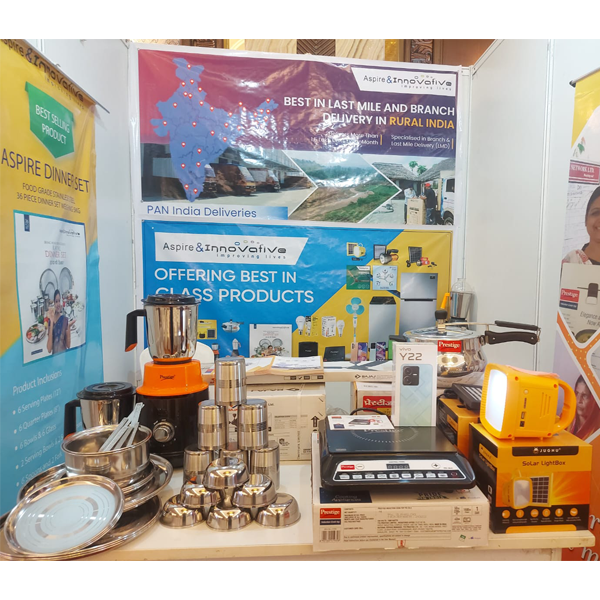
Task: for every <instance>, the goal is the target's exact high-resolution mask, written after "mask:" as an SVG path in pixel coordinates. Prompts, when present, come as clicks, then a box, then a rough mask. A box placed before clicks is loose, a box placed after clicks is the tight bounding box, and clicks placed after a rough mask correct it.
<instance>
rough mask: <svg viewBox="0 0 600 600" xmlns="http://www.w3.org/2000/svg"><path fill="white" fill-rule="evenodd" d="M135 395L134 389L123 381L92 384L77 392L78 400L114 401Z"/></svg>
mask: <svg viewBox="0 0 600 600" xmlns="http://www.w3.org/2000/svg"><path fill="white" fill-rule="evenodd" d="M134 393H135V388H134V387H133V386H132V385H131V384H130V383H127V382H124V381H110V382H107V383H94V384H92V385H88V386H87V387H85V388H83V390H81V392H77V397H78V398H79V399H80V400H115V399H117V398H126V397H128V396H132V395H133V394H134Z"/></svg>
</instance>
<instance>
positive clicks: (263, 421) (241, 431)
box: [238, 398, 269, 450]
mask: <svg viewBox="0 0 600 600" xmlns="http://www.w3.org/2000/svg"><path fill="white" fill-rule="evenodd" d="M268 443H269V432H268V430H267V402H266V400H261V399H259V398H252V399H250V400H248V401H247V402H246V404H241V405H240V406H239V408H238V448H239V449H240V450H258V449H259V448H264V447H265V446H266V445H267V444H268Z"/></svg>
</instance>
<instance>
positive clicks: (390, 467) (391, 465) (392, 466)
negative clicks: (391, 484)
mask: <svg viewBox="0 0 600 600" xmlns="http://www.w3.org/2000/svg"><path fill="white" fill-rule="evenodd" d="M385 466H386V468H388V469H390V470H392V469H410V467H409V466H408V465H407V464H405V463H399V464H396V465H394V464H390V465H385Z"/></svg>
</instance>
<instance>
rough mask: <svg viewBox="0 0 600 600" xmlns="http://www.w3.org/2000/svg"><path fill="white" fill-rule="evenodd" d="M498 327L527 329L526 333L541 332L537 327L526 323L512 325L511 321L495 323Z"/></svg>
mask: <svg viewBox="0 0 600 600" xmlns="http://www.w3.org/2000/svg"><path fill="white" fill-rule="evenodd" d="M494 325H496V327H509V328H511V329H525V330H526V331H539V330H540V328H539V327H538V326H537V325H527V324H526V323H512V322H511V321H494Z"/></svg>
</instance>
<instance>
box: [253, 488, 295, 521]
mask: <svg viewBox="0 0 600 600" xmlns="http://www.w3.org/2000/svg"><path fill="white" fill-rule="evenodd" d="M299 520H300V508H299V507H298V502H297V501H296V499H295V498H294V497H293V496H291V495H290V494H277V498H276V499H275V501H274V502H272V503H271V504H269V506H265V508H261V509H260V510H259V511H258V514H257V515H256V522H257V523H258V524H259V525H262V526H263V527H288V526H289V525H293V524H294V523H297V522H298V521H299Z"/></svg>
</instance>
